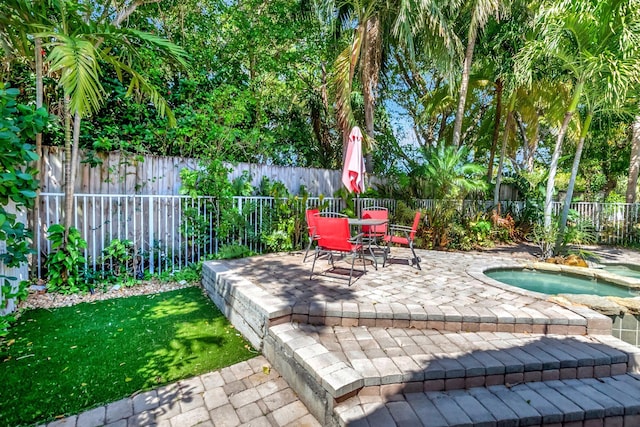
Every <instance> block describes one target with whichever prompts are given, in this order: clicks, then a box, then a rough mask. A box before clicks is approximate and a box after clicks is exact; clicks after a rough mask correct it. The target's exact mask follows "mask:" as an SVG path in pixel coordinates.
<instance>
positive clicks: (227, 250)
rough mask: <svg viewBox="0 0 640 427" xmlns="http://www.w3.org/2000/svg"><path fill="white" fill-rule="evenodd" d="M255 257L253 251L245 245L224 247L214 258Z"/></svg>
mask: <svg viewBox="0 0 640 427" xmlns="http://www.w3.org/2000/svg"><path fill="white" fill-rule="evenodd" d="M252 255H255V252H253V251H252V250H251V249H249V248H248V247H246V246H244V245H236V244H233V245H223V246H221V247H220V249H219V250H218V253H217V254H216V255H215V256H214V258H215V259H236V258H246V257H249V256H252Z"/></svg>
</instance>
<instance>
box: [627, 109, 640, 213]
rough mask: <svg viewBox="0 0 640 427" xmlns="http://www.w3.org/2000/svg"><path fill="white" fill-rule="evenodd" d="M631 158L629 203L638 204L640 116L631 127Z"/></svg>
mask: <svg viewBox="0 0 640 427" xmlns="http://www.w3.org/2000/svg"><path fill="white" fill-rule="evenodd" d="M631 130H632V136H631V158H630V159H629V179H628V180H627V195H626V202H627V203H635V202H636V188H637V187H638V171H639V170H640V116H636V119H635V121H634V122H633V124H632V125H631Z"/></svg>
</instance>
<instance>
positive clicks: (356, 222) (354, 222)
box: [348, 218, 389, 269]
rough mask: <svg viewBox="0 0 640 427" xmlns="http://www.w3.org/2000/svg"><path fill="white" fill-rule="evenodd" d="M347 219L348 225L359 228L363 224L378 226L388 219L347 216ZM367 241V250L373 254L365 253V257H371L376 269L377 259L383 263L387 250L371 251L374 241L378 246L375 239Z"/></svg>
mask: <svg viewBox="0 0 640 427" xmlns="http://www.w3.org/2000/svg"><path fill="white" fill-rule="evenodd" d="M348 221H349V225H351V226H354V227H358V228H361V227H362V226H364V225H368V226H371V227H375V226H378V225H384V224H386V223H388V222H389V219H380V218H349V219H348ZM368 243H369V252H370V253H371V254H372V255H373V256H369V255H365V258H372V259H371V261H372V262H373V264H374V265H375V268H376V269H377V268H378V262H379V261H380V262H383V265H384V260H385V257H386V256H387V252H386V250H384V249H382V254H375V252H374V251H373V248H372V246H371V245H372V244H373V243H375V244H376V246H378V245H377V242H376V240H375V239H370V240H369V242H368ZM378 247H379V246H378Z"/></svg>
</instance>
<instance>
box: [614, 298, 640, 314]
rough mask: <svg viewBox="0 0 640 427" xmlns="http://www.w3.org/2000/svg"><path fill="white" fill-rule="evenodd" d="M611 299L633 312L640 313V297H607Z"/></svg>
mask: <svg viewBox="0 0 640 427" xmlns="http://www.w3.org/2000/svg"><path fill="white" fill-rule="evenodd" d="M607 298H608V299H609V300H611V301H613V302H615V303H616V304H618V305H621V306H622V307H624V308H626V309H627V311H628V312H629V313H631V314H640V298H639V297H636V298H620V297H607Z"/></svg>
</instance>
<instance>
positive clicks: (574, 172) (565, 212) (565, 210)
mask: <svg viewBox="0 0 640 427" xmlns="http://www.w3.org/2000/svg"><path fill="white" fill-rule="evenodd" d="M592 119H593V111H589V113H587V117H585V119H584V124H583V126H582V132H580V140H579V141H578V146H577V147H576V155H575V156H574V158H573V166H572V167H571V177H570V178H569V186H568V187H567V195H566V197H565V199H564V205H563V206H562V216H561V217H560V225H559V227H558V237H557V239H556V253H558V251H559V250H560V246H562V242H563V240H564V230H565V228H566V227H567V218H568V217H569V207H570V206H571V199H573V189H574V187H575V186H576V177H577V176H578V168H579V167H580V157H582V149H583V147H584V140H585V139H586V138H587V134H588V133H589V126H591V120H592Z"/></svg>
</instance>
